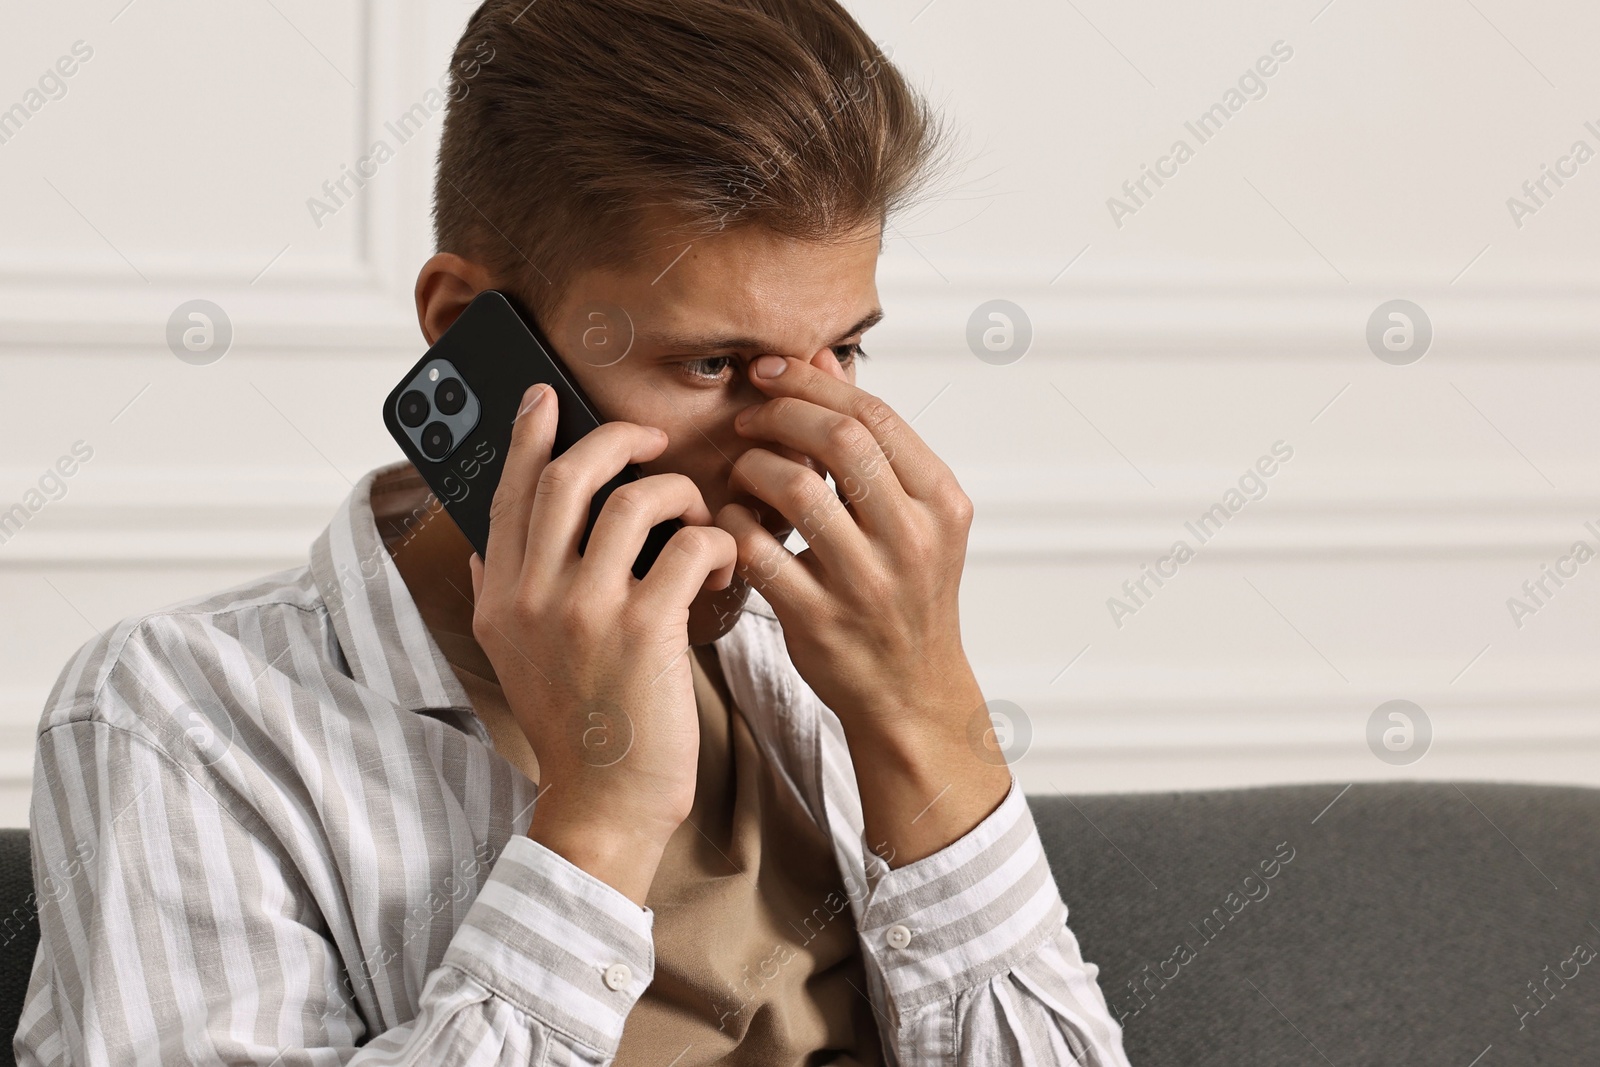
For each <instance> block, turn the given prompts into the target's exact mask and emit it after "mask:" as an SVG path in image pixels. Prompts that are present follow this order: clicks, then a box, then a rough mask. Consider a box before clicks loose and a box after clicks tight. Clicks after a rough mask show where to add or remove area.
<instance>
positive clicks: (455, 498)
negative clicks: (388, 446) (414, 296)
mask: <svg viewBox="0 0 1600 1067" xmlns="http://www.w3.org/2000/svg"><path fill="white" fill-rule="evenodd" d="M535 382H544V383H545V384H546V385H549V386H551V387H552V388H553V389H555V395H556V400H557V402H558V404H559V408H558V410H559V418H558V419H557V423H556V439H555V444H554V445H553V446H552V448H551V450H550V458H551V459H554V458H555V457H556V456H559V455H561V453H563V452H565V451H566V450H567V449H568V448H571V447H572V445H573V444H574V443H576V442H577V440H578V439H579V438H580V437H582V436H583V435H584V434H586V433H588V432H590V431H591V430H593V429H594V428H595V427H597V426H599V425H600V417H599V415H598V414H597V412H596V411H595V407H594V405H593V404H591V403H590V402H589V398H588V397H586V396H585V395H584V393H583V390H582V389H580V388H579V387H578V383H577V382H576V381H575V380H574V379H573V378H572V376H571V374H569V373H568V371H567V369H566V367H565V365H563V364H562V362H561V359H560V357H559V356H557V355H556V352H555V347H554V346H553V345H551V344H550V341H549V340H548V339H547V338H546V337H545V335H544V334H543V333H541V332H540V330H539V327H538V324H537V323H536V322H534V320H533V317H532V316H531V315H528V314H527V313H526V312H525V311H524V310H523V308H522V307H521V306H519V305H518V303H517V302H516V301H515V300H514V299H513V298H512V297H510V296H509V295H507V294H506V293H502V292H499V291H498V290H494V289H490V290H487V291H485V292H482V293H480V294H478V296H477V297H476V298H475V299H474V300H473V301H472V303H471V304H469V305H467V308H466V310H465V311H463V312H462V313H461V315H460V317H459V318H457V319H456V321H455V322H453V323H452V324H451V325H450V328H449V329H447V330H445V332H444V333H443V334H442V335H441V336H440V337H439V340H438V342H437V343H436V344H434V346H433V347H432V348H430V349H428V351H427V354H426V355H424V356H423V357H422V358H421V359H420V360H418V361H417V363H416V365H415V366H413V367H412V368H411V369H410V370H409V371H407V372H406V375H405V377H403V378H401V379H400V383H399V384H398V385H396V386H395V387H394V389H393V390H392V391H391V392H390V393H389V395H388V397H387V398H386V399H385V400H384V402H383V423H384V425H385V426H387V427H388V428H389V433H390V434H391V435H393V437H394V439H395V442H396V443H397V444H399V446H400V449H401V451H403V452H404V453H405V454H406V458H407V459H409V460H410V461H411V462H412V464H413V465H414V466H415V467H416V468H417V471H418V472H419V473H420V474H421V475H422V477H423V480H424V481H426V482H427V483H428V486H429V487H430V488H431V489H432V490H433V492H434V495H435V496H437V497H438V498H439V500H440V502H441V503H442V504H443V505H444V507H445V510H446V511H447V512H448V513H449V515H450V518H451V519H452V520H454V522H455V524H456V525H457V526H458V527H460V529H461V532H462V533H463V534H465V535H466V537H467V540H468V541H470V542H472V546H473V547H474V548H476V549H477V550H478V555H479V556H480V557H481V558H484V559H487V558H488V555H487V553H488V547H489V505H490V503H491V501H493V500H494V491H495V486H497V485H498V484H499V483H500V472H501V470H502V469H503V468H504V467H505V461H506V452H507V451H508V450H509V449H510V447H511V425H512V422H513V420H515V418H516V415H517V410H518V408H519V406H520V405H521V403H522V394H523V393H525V392H526V391H527V390H528V388H529V387H530V386H532V385H533V384H534V383H535ZM642 476H643V475H642V472H641V471H640V470H639V468H638V466H637V465H635V464H632V463H630V464H628V465H627V466H626V467H624V468H623V469H622V470H621V471H620V472H619V473H618V474H617V476H616V477H615V478H612V479H611V480H610V481H609V482H607V483H606V484H605V485H604V486H602V487H601V488H600V491H599V492H598V493H596V494H595V496H594V499H593V501H591V502H590V505H589V517H588V521H587V522H586V523H585V524H584V529H583V537H582V538H581V539H580V540H579V542H578V552H579V554H580V555H581V554H582V552H583V550H584V548H586V547H587V546H588V544H589V535H590V533H591V532H593V530H594V524H595V520H596V519H597V518H599V516H600V509H601V508H602V507H604V506H605V502H606V500H607V498H609V497H610V496H611V494H612V492H613V491H615V490H616V489H618V488H619V487H621V486H623V485H626V484H628V483H629V482H631V481H635V480H637V479H638V478H640V477H642ZM682 526H683V523H682V521H681V520H679V519H668V520H666V521H665V522H660V523H657V524H656V525H655V526H653V527H651V529H650V533H649V535H648V536H647V537H646V538H645V542H644V547H643V548H642V549H641V550H640V552H639V556H638V558H637V559H636V560H634V563H633V574H634V577H636V578H643V577H644V576H645V574H646V573H647V572H648V571H649V570H650V565H651V564H653V563H654V562H655V561H656V556H658V555H659V554H660V552H661V549H662V548H663V547H664V546H665V545H666V543H667V539H668V538H670V537H671V536H672V535H673V534H674V533H676V532H677V531H678V530H679V529H681V528H682Z"/></svg>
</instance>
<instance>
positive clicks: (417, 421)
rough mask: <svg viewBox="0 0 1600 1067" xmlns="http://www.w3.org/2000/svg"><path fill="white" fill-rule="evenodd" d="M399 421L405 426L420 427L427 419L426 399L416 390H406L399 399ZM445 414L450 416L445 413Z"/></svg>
mask: <svg viewBox="0 0 1600 1067" xmlns="http://www.w3.org/2000/svg"><path fill="white" fill-rule="evenodd" d="M398 407H399V408H400V421H401V422H403V423H405V424H406V425H407V426H421V425H422V423H423V422H424V421H425V420H426V419H427V417H428V398H427V397H425V396H423V395H422V393H421V392H419V391H418V390H416V389H408V390H407V391H406V392H405V394H404V395H403V396H401V397H400V403H399V405H398ZM446 414H451V413H450V412H446Z"/></svg>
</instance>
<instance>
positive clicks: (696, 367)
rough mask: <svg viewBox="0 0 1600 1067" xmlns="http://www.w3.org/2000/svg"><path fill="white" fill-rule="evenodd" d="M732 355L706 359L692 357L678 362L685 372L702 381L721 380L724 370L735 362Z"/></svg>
mask: <svg viewBox="0 0 1600 1067" xmlns="http://www.w3.org/2000/svg"><path fill="white" fill-rule="evenodd" d="M733 359H734V357H732V356H708V357H706V358H705V359H691V360H687V361H686V362H683V363H680V364H678V366H679V367H682V368H683V373H684V374H687V375H688V376H689V377H691V378H696V379H700V380H702V381H719V380H721V378H722V372H723V371H724V370H727V369H728V367H729V365H730V364H732V363H733Z"/></svg>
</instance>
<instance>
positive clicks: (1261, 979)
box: [1030, 782, 1600, 1067]
mask: <svg viewBox="0 0 1600 1067" xmlns="http://www.w3.org/2000/svg"><path fill="white" fill-rule="evenodd" d="M1030 804H1031V805H1032V807H1033V810H1034V815H1035V820H1036V822H1037V823H1038V825H1039V832H1040V835H1041V837H1042V839H1043V841H1044V844H1045V849H1046V851H1047V853H1048V854H1049V857H1050V864H1051V867H1052V869H1053V870H1054V872H1055V875H1056V879H1057V882H1058V884H1059V885H1060V888H1061V894H1062V897H1063V898H1064V899H1065V900H1066V902H1067V908H1068V913H1069V915H1068V923H1069V925H1070V926H1071V927H1072V929H1073V930H1074V931H1075V932H1076V934H1077V936H1078V939H1079V943H1080V946H1081V948H1082V950H1083V956H1084V958H1085V959H1086V960H1088V961H1090V962H1092V963H1094V964H1096V965H1097V966H1098V967H1099V969H1100V984H1101V988H1102V989H1103V990H1104V991H1105V993H1106V997H1107V1000H1108V1002H1109V1003H1110V1005H1111V1007H1112V1009H1113V1012H1114V1013H1115V1014H1116V1015H1118V1016H1120V1017H1121V1018H1122V1025H1123V1028H1124V1035H1125V1044H1126V1048H1127V1051H1128V1057H1129V1060H1130V1062H1132V1063H1133V1064H1134V1067H1161V1065H1166V1064H1171V1065H1175V1067H1209V1065H1216V1067H1240V1065H1248V1064H1266V1065H1272V1067H1297V1065H1306V1067H1327V1065H1328V1064H1336V1065H1338V1067H1355V1065H1360V1064H1383V1065H1385V1067H1400V1065H1403V1064H1419V1065H1420V1064H1438V1065H1446V1067H1470V1065H1474V1064H1476V1065H1477V1067H1511V1065H1521V1064H1561V1065H1579V1064H1590V1063H1600V957H1597V956H1596V955H1595V953H1597V952H1600V790H1595V789H1583V788H1561V787H1542V786H1525V785H1499V784H1494V785H1491V784H1484V783H1465V782H1464V783H1461V784H1459V785H1455V784H1451V783H1423V782H1404V783H1382V784H1365V783H1362V784H1356V785H1353V786H1350V787H1349V788H1348V789H1346V788H1345V786H1344V785H1342V784H1334V785H1330V786H1286V787H1273V788H1259V789H1240V790H1223V791H1215V792H1181V793H1161V794H1150V793H1144V794H1117V795H1096V796H1075V797H1065V796H1059V795H1056V796H1033V797H1030Z"/></svg>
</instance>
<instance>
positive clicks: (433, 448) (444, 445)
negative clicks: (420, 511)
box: [386, 357, 483, 464]
mask: <svg viewBox="0 0 1600 1067" xmlns="http://www.w3.org/2000/svg"><path fill="white" fill-rule="evenodd" d="M395 392H396V393H398V394H399V395H398V396H397V397H395V399H394V400H393V401H392V402H391V403H393V405H394V406H393V408H392V409H391V410H390V412H389V414H388V415H387V416H386V418H387V419H388V420H390V422H391V424H392V425H393V428H394V429H395V430H396V431H397V433H398V434H399V435H400V436H402V437H403V438H404V439H405V440H407V441H409V442H410V446H411V447H410V453H409V454H410V455H411V457H412V458H413V459H414V460H415V461H416V462H417V463H418V464H430V463H444V462H445V461H447V460H448V459H449V458H450V456H451V454H452V453H454V452H456V451H457V450H459V449H461V448H465V447H468V446H470V444H471V443H472V440H473V433H474V431H476V429H477V427H478V420H479V419H481V418H482V417H483V402H482V400H481V399H480V398H479V396H478V394H477V393H476V392H474V391H473V388H472V386H471V385H469V384H468V382H467V379H466V377H465V376H464V375H463V374H462V373H461V371H460V370H459V369H458V368H457V367H456V365H455V364H454V363H451V362H450V361H449V360H448V359H445V358H443V357H435V358H432V359H427V360H424V361H423V362H422V364H421V365H419V366H418V367H417V368H416V369H415V371H413V373H412V375H411V377H410V379H409V380H407V381H406V382H404V383H403V384H402V385H400V386H397V387H396V389H395ZM391 395H393V394H391Z"/></svg>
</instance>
